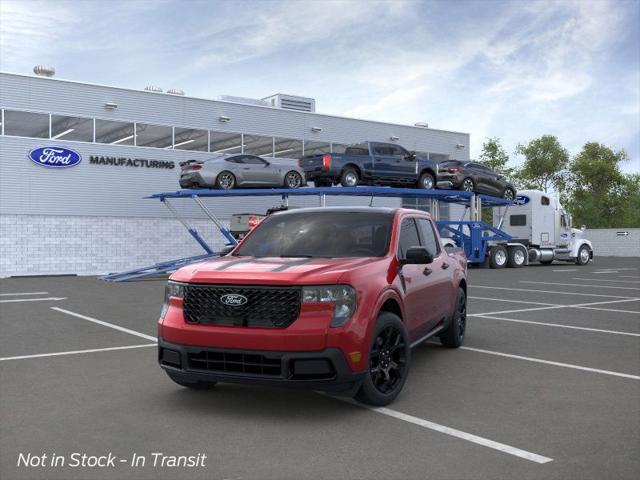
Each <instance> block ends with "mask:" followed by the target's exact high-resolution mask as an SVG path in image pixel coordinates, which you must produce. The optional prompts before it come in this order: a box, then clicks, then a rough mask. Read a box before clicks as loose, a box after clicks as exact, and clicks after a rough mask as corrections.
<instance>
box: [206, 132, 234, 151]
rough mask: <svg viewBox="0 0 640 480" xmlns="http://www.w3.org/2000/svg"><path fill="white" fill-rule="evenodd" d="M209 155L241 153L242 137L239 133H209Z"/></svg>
mask: <svg viewBox="0 0 640 480" xmlns="http://www.w3.org/2000/svg"><path fill="white" fill-rule="evenodd" d="M209 151H210V152H211V153H224V154H234V153H242V135H240V134H239V133H224V132H211V147H210V149H209Z"/></svg>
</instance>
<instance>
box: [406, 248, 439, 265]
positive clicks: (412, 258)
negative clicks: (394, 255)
mask: <svg viewBox="0 0 640 480" xmlns="http://www.w3.org/2000/svg"><path fill="white" fill-rule="evenodd" d="M429 263H433V255H432V254H431V253H429V251H428V250H427V249H426V248H424V247H411V248H409V249H408V250H407V253H406V255H405V258H403V259H400V264H401V265H424V264H429Z"/></svg>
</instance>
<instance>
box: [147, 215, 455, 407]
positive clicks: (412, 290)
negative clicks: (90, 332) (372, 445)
mask: <svg viewBox="0 0 640 480" xmlns="http://www.w3.org/2000/svg"><path fill="white" fill-rule="evenodd" d="M466 290H467V282H466V258H465V257H464V253H463V252H462V251H455V252H447V251H446V250H445V249H444V248H443V246H442V243H441V240H440V237H439V235H438V232H437V229H436V228H435V224H434V223H433V221H432V220H431V218H430V216H429V214H427V213H425V212H421V211H417V210H407V209H390V208H371V207H368V208H367V207H356V208H353V207H337V208H306V209H297V210H292V211H288V212H280V213H276V214H273V215H271V216H269V217H267V218H266V219H265V220H263V221H262V222H261V223H260V224H258V225H257V226H256V227H255V228H254V229H253V230H252V231H251V232H250V233H249V234H248V235H247V236H246V237H245V238H244V239H243V240H242V242H241V243H240V244H239V245H238V246H237V247H235V249H234V250H233V251H232V252H231V253H230V254H228V255H226V256H224V257H220V258H217V259H215V260H210V261H205V262H202V263H197V264H193V265H189V266H186V267H183V268H181V269H180V270H178V271H176V272H175V273H174V274H173V275H172V276H171V278H170V279H169V283H168V285H167V288H166V294H165V303H164V306H163V308H162V312H161V315H160V320H159V322H158V360H159V363H160V366H161V367H162V368H163V369H164V370H165V371H166V372H167V374H168V375H169V377H170V378H171V379H172V380H174V381H175V382H176V383H178V384H180V385H182V386H185V387H190V388H195V389H207V388H210V387H211V386H213V385H214V384H215V383H216V382H218V381H220V382H242V383H254V384H262V385H273V386H303V387H306V388H310V389H314V390H321V391H326V392H332V393H336V394H342V395H349V396H353V397H355V398H356V399H357V400H359V401H362V402H365V403H368V404H372V405H386V404H388V403H390V402H391V401H393V399H394V398H395V397H396V396H397V395H398V394H399V393H400V390H401V389H402V387H403V385H404V383H405V380H406V378H407V374H408V372H409V364H410V358H411V356H410V354H411V348H412V347H415V346H416V345H418V344H420V343H422V342H424V341H426V340H427V339H429V338H431V337H434V336H438V337H439V338H440V341H441V342H442V344H444V345H445V346H447V347H458V346H460V345H461V344H462V342H463V340H464V335H465V327H466Z"/></svg>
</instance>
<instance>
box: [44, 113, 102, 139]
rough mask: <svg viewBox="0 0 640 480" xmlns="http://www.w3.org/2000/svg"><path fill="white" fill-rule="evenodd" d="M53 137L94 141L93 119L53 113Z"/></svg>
mask: <svg viewBox="0 0 640 480" xmlns="http://www.w3.org/2000/svg"><path fill="white" fill-rule="evenodd" d="M51 139H52V140H58V139H59V140H74V141H76V142H93V119H92V118H80V117H67V116H64V115H51Z"/></svg>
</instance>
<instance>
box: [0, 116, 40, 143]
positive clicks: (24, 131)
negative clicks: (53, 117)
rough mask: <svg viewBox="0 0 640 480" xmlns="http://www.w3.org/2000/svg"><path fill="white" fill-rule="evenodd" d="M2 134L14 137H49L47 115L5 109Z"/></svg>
mask: <svg viewBox="0 0 640 480" xmlns="http://www.w3.org/2000/svg"><path fill="white" fill-rule="evenodd" d="M4 134H5V135H11V136H15V137H33V138H49V115H48V114H46V113H32V112H18V111H15V110H5V111H4Z"/></svg>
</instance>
